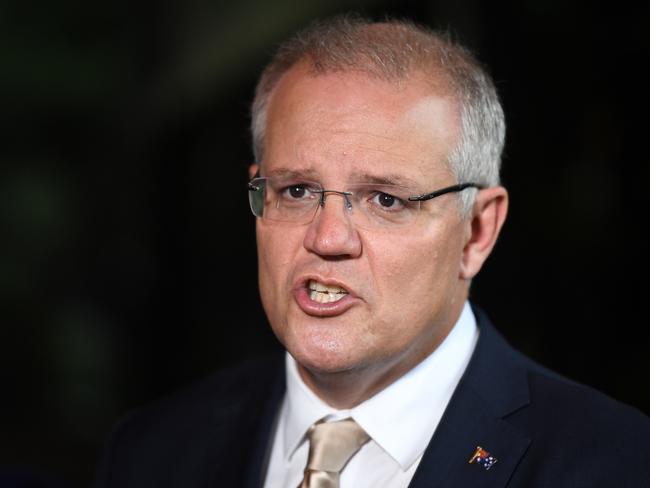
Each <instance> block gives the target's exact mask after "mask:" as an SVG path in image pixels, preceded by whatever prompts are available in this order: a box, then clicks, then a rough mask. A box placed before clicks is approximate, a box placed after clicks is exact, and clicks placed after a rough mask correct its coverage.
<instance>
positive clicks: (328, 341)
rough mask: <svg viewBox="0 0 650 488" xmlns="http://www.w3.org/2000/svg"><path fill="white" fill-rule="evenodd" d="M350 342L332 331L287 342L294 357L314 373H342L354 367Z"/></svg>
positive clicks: (288, 348) (303, 336)
mask: <svg viewBox="0 0 650 488" xmlns="http://www.w3.org/2000/svg"><path fill="white" fill-rule="evenodd" d="M348 346H350V345H349V344H346V342H345V341H344V340H342V339H341V338H340V337H337V336H336V334H330V333H312V334H309V335H307V336H305V335H302V336H301V337H295V338H294V340H292V341H289V342H288V343H287V344H286V347H287V350H288V351H289V353H290V354H291V355H292V356H293V358H294V359H295V360H296V361H297V362H298V363H299V364H300V365H302V366H303V367H304V368H306V369H308V370H309V371H310V372H313V373H323V374H326V373H330V374H331V373H341V372H344V371H349V370H351V369H354V364H355V361H354V359H353V357H352V354H351V350H350V347H348Z"/></svg>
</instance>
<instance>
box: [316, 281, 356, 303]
mask: <svg viewBox="0 0 650 488" xmlns="http://www.w3.org/2000/svg"><path fill="white" fill-rule="evenodd" d="M307 287H308V288H309V298H310V299H312V300H313V301H315V302H318V303H332V302H338V301H339V300H341V299H342V298H343V297H345V296H346V295H347V294H348V292H347V291H346V290H344V289H343V288H341V287H340V286H336V285H325V284H323V283H320V282H318V281H315V280H310V281H309V283H308V285H307Z"/></svg>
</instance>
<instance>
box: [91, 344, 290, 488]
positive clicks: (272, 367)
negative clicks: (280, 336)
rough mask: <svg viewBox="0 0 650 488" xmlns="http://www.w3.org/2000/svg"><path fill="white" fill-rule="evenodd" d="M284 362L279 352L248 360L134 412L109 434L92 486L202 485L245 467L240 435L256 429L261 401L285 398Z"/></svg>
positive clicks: (267, 401)
mask: <svg viewBox="0 0 650 488" xmlns="http://www.w3.org/2000/svg"><path fill="white" fill-rule="evenodd" d="M283 364H284V363H283V361H282V355H273V356H268V357H265V358H263V359H259V360H250V361H246V362H243V363H240V364H237V365H235V366H231V367H228V368H225V369H222V370H220V371H218V372H216V373H214V374H212V375H211V376H209V377H207V378H205V379H202V380H199V381H197V382H195V383H194V384H192V385H190V386H189V387H186V388H184V389H182V390H180V391H178V392H176V393H174V394H171V395H169V396H167V397H165V398H162V399H160V400H158V401H156V402H154V403H152V404H150V405H146V406H144V407H141V408H137V409H134V410H133V411H131V412H129V413H128V414H127V415H126V416H125V417H124V418H123V419H122V420H121V421H120V422H119V424H118V425H117V427H116V428H115V429H114V430H113V432H112V434H111V436H110V439H109V441H108V443H107V446H106V449H105V451H104V455H103V458H102V460H101V463H100V465H99V469H98V472H97V480H96V484H95V486H97V487H108V486H111V487H112V486H115V487H117V486H119V487H131V486H133V487H136V486H159V487H163V486H179V487H181V486H183V487H185V486H194V485H197V486H202V485H203V484H204V483H205V482H206V479H207V478H210V477H211V476H212V475H213V473H214V472H216V471H218V470H226V469H227V468H228V463H230V465H231V466H230V467H236V465H237V464H238V463H240V464H242V471H243V470H244V468H243V463H244V462H245V457H246V455H247V453H246V447H247V446H245V445H244V444H243V442H242V441H241V440H240V439H243V438H246V437H247V436H248V437H251V436H254V435H257V432H258V431H259V429H260V425H261V423H262V422H263V421H264V419H263V418H262V415H261V412H262V411H263V410H264V406H265V405H266V406H267V408H268V407H273V406H274V405H273V402H279V399H281V396H282V391H283V388H284V387H283V381H284V374H283V372H284V370H283ZM223 453H227V456H224V455H223ZM206 459H217V460H218V459H222V460H223V461H222V462H223V466H219V465H218V463H219V461H209V462H206V461H205V460H206ZM206 466H210V469H209V470H208V471H206ZM215 470H216V471H215ZM233 472H235V471H233ZM199 478H201V480H202V481H201V482H199V480H198V479H199ZM193 480H194V481H193Z"/></svg>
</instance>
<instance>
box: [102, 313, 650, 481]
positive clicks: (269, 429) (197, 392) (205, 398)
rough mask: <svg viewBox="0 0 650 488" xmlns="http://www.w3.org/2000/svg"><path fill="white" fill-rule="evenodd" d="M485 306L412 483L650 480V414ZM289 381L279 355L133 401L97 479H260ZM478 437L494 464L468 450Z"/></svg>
mask: <svg viewBox="0 0 650 488" xmlns="http://www.w3.org/2000/svg"><path fill="white" fill-rule="evenodd" d="M475 313H476V315H477V321H478V325H479V328H480V336H479V341H478V343H477V347H476V350H475V352H474V354H473V356H472V359H471V361H470V364H469V366H468V368H467V370H466V372H465V374H464V376H463V378H462V379H461V381H460V383H459V385H458V387H457V389H456V391H455V393H454V395H453V397H452V399H451V401H450V403H449V406H448V407H447V410H446V411H445V414H444V416H443V418H442V420H441V422H440V425H439V426H438V429H437V430H436V432H435V434H434V436H433V438H432V439H431V442H430V443H429V446H428V447H427V449H426V451H425V453H424V456H423V458H422V461H421V463H420V465H419V467H418V469H417V471H416V473H415V476H414V478H413V480H412V482H411V484H410V486H411V487H414V488H423V487H463V488H466V487H505V486H508V487H521V488H524V487H525V488H536V487H553V488H558V487H570V488H579V487H607V488H611V487H616V488H619V487H621V488H622V487H639V488H641V487H644V488H648V487H650V446H649V444H650V420H649V419H648V417H647V416H645V415H644V414H642V413H640V412H639V411H637V410H634V409H632V408H630V407H627V406H624V405H622V404H620V403H617V402H615V401H614V400H612V399H610V398H607V397H606V396H604V395H602V394H601V393H598V392H596V391H594V390H592V389H590V388H588V387H585V386H582V385H579V384H576V383H574V382H572V381H569V380H567V379H565V378H563V377H561V376H558V375H557V374H555V373H552V372H550V371H548V370H547V369H544V368H543V367H541V366H539V365H537V364H535V363H534V362H533V361H531V360H530V359H528V358H526V357H525V356H523V355H521V354H520V353H518V352H516V351H515V350H514V349H512V348H511V347H510V346H509V345H508V344H507V343H506V342H505V341H504V340H503V339H502V338H501V336H500V335H499V334H498V333H497V332H496V331H495V329H494V328H493V327H492V326H491V324H490V323H489V321H488V319H487V318H486V317H485V316H484V315H483V314H482V313H481V312H480V311H479V310H476V309H475ZM284 387H285V385H284V362H283V358H282V356H281V355H280V356H279V357H273V358H269V359H266V360H263V361H256V362H249V363H247V364H244V365H242V366H239V367H237V368H233V369H230V370H227V371H222V372H219V373H217V374H216V375H214V376H213V377H211V378H209V379H207V380H205V381H203V382H201V383H199V384H198V385H195V386H193V387H191V388H189V389H188V390H187V391H185V392H183V393H181V394H178V395H176V396H174V397H172V398H169V399H167V400H164V401H162V402H160V403H158V404H156V405H154V406H151V407H147V408H144V409H141V410H139V411H136V412H134V413H132V414H131V415H130V416H128V417H127V418H126V419H125V420H124V421H123V422H122V423H121V424H120V426H119V427H118V428H117V429H116V430H115V432H114V433H113V435H112V437H111V439H110V441H109V443H108V446H107V449H106V452H105V455H104V458H103V460H102V463H101V465H100V468H99V470H98V476H97V483H96V487H97V488H106V487H111V488H113V487H115V488H118V487H119V488H131V487H133V488H147V487H156V488H166V487H170V488H171V487H177V488H199V487H201V488H203V487H205V488H207V487H210V488H215V487H246V488H253V487H260V486H261V485H262V483H263V480H264V469H265V465H266V461H267V456H268V450H269V444H270V442H271V440H272V433H273V430H274V421H275V419H276V416H277V412H278V408H279V406H280V403H281V400H282V398H283V394H284ZM639 387H640V388H641V387H643V386H642V385H639ZM477 446H481V447H483V448H484V449H486V450H487V451H489V452H490V453H491V454H492V455H493V456H494V457H496V458H497V462H496V463H495V464H494V465H493V466H492V467H491V468H490V469H485V468H484V467H483V466H481V465H479V464H476V463H473V464H470V463H469V462H468V461H469V459H470V457H471V456H472V454H473V453H474V451H475V449H476V447H477ZM289 488H293V487H289Z"/></svg>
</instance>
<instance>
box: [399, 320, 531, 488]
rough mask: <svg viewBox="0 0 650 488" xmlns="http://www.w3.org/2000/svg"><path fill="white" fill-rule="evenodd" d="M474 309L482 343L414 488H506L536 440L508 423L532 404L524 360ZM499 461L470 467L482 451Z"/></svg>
mask: <svg viewBox="0 0 650 488" xmlns="http://www.w3.org/2000/svg"><path fill="white" fill-rule="evenodd" d="M473 308H474V313H475V315H476V318H477V324H478V326H479V340H478V343H477V345H476V349H475V351H474V355H473V356H472V360H471V361H470V363H469V365H468V367H467V370H466V371H465V374H464V375H463V378H462V379H461V381H460V383H459V384H458V387H457V388H456V391H455V392H454V395H453V396H452V399H451V401H450V402H449V405H448V406H447V409H446V411H445V414H444V416H443V418H442V420H441V422H440V424H439V426H438V429H437V430H436V432H435V433H434V435H433V438H432V439H431V442H430V443H429V446H428V447H427V449H426V451H425V452H424V456H423V458H422V460H421V462H420V465H419V467H418V469H417V471H416V473H415V476H414V477H413V479H412V481H411V484H410V485H409V486H410V487H411V488H424V487H426V488H432V487H438V486H440V487H442V486H473V487H474V486H476V487H481V486H486V487H487V486H490V487H502V486H505V485H506V484H507V482H508V480H509V479H510V477H511V476H512V473H513V471H514V469H515V468H516V466H517V464H518V463H519V460H520V459H521V457H522V456H523V455H524V453H525V452H526V450H527V448H528V446H529V444H530V442H531V439H530V438H529V437H527V435H526V434H525V433H523V432H521V431H519V430H518V429H516V428H515V427H513V426H512V425H511V424H509V423H508V422H507V420H505V419H506V417H507V416H508V415H509V414H511V413H513V412H514V411H516V410H519V409H520V408H523V407H525V406H526V405H528V404H529V402H530V395H529V387H528V380H527V373H526V369H525V367H524V364H525V361H526V360H525V358H524V357H523V356H522V355H520V354H519V353H518V352H516V351H515V350H514V349H512V348H511V347H510V346H509V345H508V344H507V343H506V341H505V340H504V339H503V338H502V337H501V336H500V335H499V334H498V332H497V331H496V330H495V329H494V327H493V326H492V325H491V323H490V321H489V320H488V318H487V317H486V316H485V314H484V313H483V312H482V311H481V310H480V309H478V308H477V307H473ZM479 446H480V447H481V448H483V449H484V450H485V451H487V452H489V453H490V454H491V455H492V456H493V457H494V458H496V459H497V461H496V463H495V464H494V465H493V466H492V467H490V469H485V467H484V466H482V465H480V464H477V463H471V464H470V463H469V460H470V459H471V458H472V455H473V454H474V452H475V451H476V449H477V447H479Z"/></svg>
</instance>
